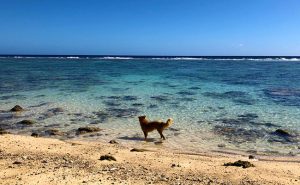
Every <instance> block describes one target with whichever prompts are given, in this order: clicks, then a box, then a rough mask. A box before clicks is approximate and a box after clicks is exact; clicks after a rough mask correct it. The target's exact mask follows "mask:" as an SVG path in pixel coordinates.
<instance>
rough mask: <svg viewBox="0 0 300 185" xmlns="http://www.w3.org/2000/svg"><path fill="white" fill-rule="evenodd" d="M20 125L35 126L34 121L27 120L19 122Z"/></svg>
mask: <svg viewBox="0 0 300 185" xmlns="http://www.w3.org/2000/svg"><path fill="white" fill-rule="evenodd" d="M18 124H21V125H28V126H29V125H33V124H34V121H32V120H27V119H25V120H22V121H20V122H18Z"/></svg>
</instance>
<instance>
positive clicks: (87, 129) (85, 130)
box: [77, 127, 102, 134]
mask: <svg viewBox="0 0 300 185" xmlns="http://www.w3.org/2000/svg"><path fill="white" fill-rule="evenodd" d="M101 130H102V129H100V128H98V127H80V128H78V129H77V132H78V134H85V133H89V132H99V131H101Z"/></svg>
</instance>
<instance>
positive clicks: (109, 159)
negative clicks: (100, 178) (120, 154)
mask: <svg viewBox="0 0 300 185" xmlns="http://www.w3.org/2000/svg"><path fill="white" fill-rule="evenodd" d="M99 160H100V161H103V160H108V161H117V160H116V158H115V157H113V156H111V155H102V156H101V157H100V159H99Z"/></svg>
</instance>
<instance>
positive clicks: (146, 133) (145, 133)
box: [143, 131, 148, 141]
mask: <svg viewBox="0 0 300 185" xmlns="http://www.w3.org/2000/svg"><path fill="white" fill-rule="evenodd" d="M143 132H144V131H143ZM147 135H148V132H144V136H145V141H147Z"/></svg>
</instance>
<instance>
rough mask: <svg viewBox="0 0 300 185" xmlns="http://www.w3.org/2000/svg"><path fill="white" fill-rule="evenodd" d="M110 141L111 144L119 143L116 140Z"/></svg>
mask: <svg viewBox="0 0 300 185" xmlns="http://www.w3.org/2000/svg"><path fill="white" fill-rule="evenodd" d="M109 143H110V144H119V143H118V142H117V141H116V140H110V141H109Z"/></svg>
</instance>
